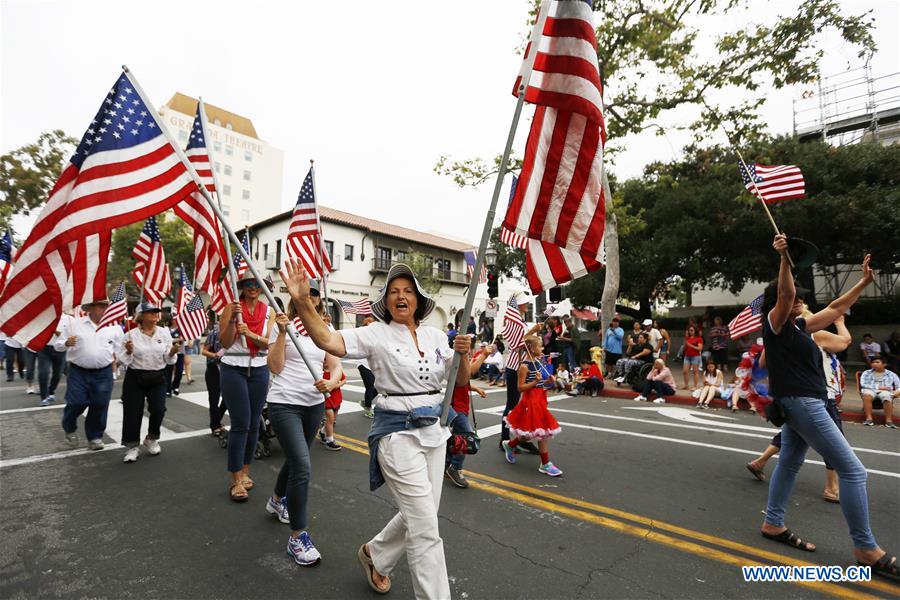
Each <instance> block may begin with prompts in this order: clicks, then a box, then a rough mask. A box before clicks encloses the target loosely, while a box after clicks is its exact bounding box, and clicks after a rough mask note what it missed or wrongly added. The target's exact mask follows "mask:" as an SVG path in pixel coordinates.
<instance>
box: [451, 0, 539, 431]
mask: <svg viewBox="0 0 900 600" xmlns="http://www.w3.org/2000/svg"><path fill="white" fill-rule="evenodd" d="M549 11H550V2H549V1H547V0H545V1H544V2H543V3H542V4H541V9H540V12H539V13H538V17H537V21H536V22H535V26H534V28H532V31H531V52H529V54H528V56H527V57H526V58H525V64H524V68H523V73H522V78H521V80H520V81H519V89H518V92H519V93H518V99H517V100H516V108H515V110H514V111H513V118H512V122H511V123H510V125H509V133H508V134H507V135H506V147H505V148H504V149H503V158H502V159H501V160H500V168H499V169H498V170H497V180H496V181H495V182H494V194H493V196H492V197H491V205H490V207H489V208H488V212H487V216H486V217H485V220H484V227H482V230H481V242H479V244H478V256H476V257H475V267H474V270H473V271H472V279H473V280H474V281H470V282H469V289H468V291H467V293H466V304H465V307H464V308H463V316H462V319H461V320H460V327H464V326H465V324H466V323H468V322H469V316H470V315H471V314H472V309H473V308H474V306H475V292H476V291H477V290H478V280H477V279H475V278H476V277H478V276H479V274H480V273H481V268H482V267H483V266H484V256H485V253H486V252H485V251H486V250H487V245H488V241H489V240H490V238H491V229H492V228H493V226H494V217H495V215H496V213H497V200H498V199H499V198H500V188H501V187H503V178H504V177H506V172H507V164H508V163H509V154H510V152H511V150H512V145H513V141H514V140H515V138H516V129H518V126H519V117H520V116H521V115H522V106H523V105H524V104H525V90H526V88H527V87H528V81H529V79H530V78H531V70H532V68H533V66H534V57H535V55H537V51H538V40H539V38H540V36H541V32H542V31H543V23H544V22H546V20H547V14H548V13H549ZM461 362H462V357H461V356H460V354H459V353H458V352H454V353H453V360H452V362H451V363H450V372H449V374H448V376H447V389H446V390H444V401H443V406H442V409H441V421H443V422H444V424H446V425H449V422H448V421H449V416H450V402H451V400H452V399H453V388H454V386H455V385H456V374H457V373H458V372H459V369H460V363H461ZM466 368H468V364H467V365H466Z"/></svg>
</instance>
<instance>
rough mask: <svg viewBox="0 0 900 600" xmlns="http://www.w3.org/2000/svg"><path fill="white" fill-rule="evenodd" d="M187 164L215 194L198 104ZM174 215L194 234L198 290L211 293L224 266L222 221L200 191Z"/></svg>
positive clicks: (183, 201)
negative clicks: (188, 162)
mask: <svg viewBox="0 0 900 600" xmlns="http://www.w3.org/2000/svg"><path fill="white" fill-rule="evenodd" d="M184 153H185V155H187V157H188V160H189V161H191V164H192V165H193V166H194V169H195V170H196V171H197V175H199V176H200V181H201V182H203V185H204V186H206V189H207V191H208V192H209V193H210V194H214V193H215V192H216V186H215V180H214V178H213V171H212V164H211V162H210V160H209V150H208V148H207V146H206V136H205V135H204V132H203V121H202V119H201V115H200V104H199V103H197V114H196V116H195V117H194V124H193V125H192V127H191V134H190V138H189V139H188V145H187V148H186V149H185V151H184ZM175 214H176V215H178V216H179V217H181V218H182V219H184V221H185V222H186V223H187V224H188V225H190V226H191V229H193V230H194V283H195V285H196V286H197V289H199V290H204V291H205V292H207V293H210V294H211V293H212V291H213V286H215V285H216V284H217V283H218V281H219V277H221V275H222V269H223V267H224V265H225V256H226V255H225V245H224V244H223V243H222V234H221V230H220V228H219V220H218V219H217V218H216V215H215V213H214V212H213V211H212V209H211V208H210V207H209V204H208V203H207V202H206V200H205V199H204V198H203V195H202V194H201V193H200V192H199V191H195V192H194V193H193V194H191V195H190V196H188V197H187V198H185V199H184V200H182V201H181V202H179V203H178V204H176V205H175Z"/></svg>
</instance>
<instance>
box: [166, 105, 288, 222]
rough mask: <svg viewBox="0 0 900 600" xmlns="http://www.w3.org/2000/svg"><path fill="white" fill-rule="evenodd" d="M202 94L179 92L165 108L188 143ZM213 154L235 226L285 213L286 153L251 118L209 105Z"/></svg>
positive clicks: (170, 126) (175, 131)
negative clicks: (261, 134)
mask: <svg viewBox="0 0 900 600" xmlns="http://www.w3.org/2000/svg"><path fill="white" fill-rule="evenodd" d="M196 111H197V99H196V98H191V97H190V96H186V95H185V94H182V93H180V92H176V93H175V95H174V96H172V98H171V99H170V100H169V101H168V102H166V104H164V105H163V106H162V107H160V109H159V114H160V117H161V118H162V122H163V124H164V125H165V127H166V128H167V129H168V130H169V131H170V132H171V133H172V135H173V136H174V138H175V139H176V140H177V142H178V143H179V144H180V145H181V146H182V147H185V146H187V142H188V135H189V134H190V130H191V126H192V125H193V122H194V115H195V114H196ZM206 118H207V121H208V125H209V132H208V135H209V138H210V139H209V140H207V144H208V147H209V153H210V158H211V159H212V161H213V163H214V168H215V170H216V177H217V181H218V183H219V189H218V192H219V198H220V199H221V200H222V210H223V212H224V213H225V214H226V215H227V216H228V221H229V223H231V225H232V226H233V227H234V228H235V229H240V228H243V227H245V226H247V225H250V224H251V223H255V222H258V221H261V220H263V219H265V218H267V217H270V216H272V215H274V214H278V213H279V212H281V181H282V176H283V170H284V152H282V151H281V150H279V149H278V148H275V147H273V146H270V145H269V144H267V143H266V142H264V141H263V140H261V139H260V138H259V135H257V133H256V128H255V127H254V126H253V122H252V121H250V119H248V118H247V117H242V116H241V115H238V114H235V113H233V112H230V111H227V110H225V109H223V108H219V107H218V106H215V105H213V104H206Z"/></svg>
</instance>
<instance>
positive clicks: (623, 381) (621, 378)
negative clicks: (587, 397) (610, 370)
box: [613, 377, 625, 383]
mask: <svg viewBox="0 0 900 600" xmlns="http://www.w3.org/2000/svg"><path fill="white" fill-rule="evenodd" d="M613 381H615V382H616V383H625V378H624V377H616V378H615V379H613Z"/></svg>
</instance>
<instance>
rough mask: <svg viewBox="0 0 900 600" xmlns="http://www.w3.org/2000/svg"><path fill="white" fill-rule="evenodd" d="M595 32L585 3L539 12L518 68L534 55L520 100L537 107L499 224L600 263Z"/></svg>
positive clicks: (600, 130)
mask: <svg viewBox="0 0 900 600" xmlns="http://www.w3.org/2000/svg"><path fill="white" fill-rule="evenodd" d="M545 13H546V14H545ZM595 35H596V33H595V31H594V25H593V12H592V8H591V3H590V2H585V1H581V0H554V1H553V2H551V3H550V5H549V10H547V11H544V10H543V9H542V10H541V13H540V16H539V18H538V21H537V22H536V23H535V29H534V32H533V34H532V43H531V46H530V47H529V49H528V53H529V55H528V56H526V61H525V63H524V65H523V70H524V69H527V64H528V60H529V57H530V54H531V53H533V54H534V71H533V72H532V74H531V78H530V80H529V82H528V86H527V87H526V89H525V99H526V100H527V101H529V102H532V103H534V104H537V105H538V106H537V109H536V110H535V113H534V120H533V121H532V125H531V132H530V133H529V135H528V142H527V144H526V147H525V158H524V161H523V163H522V170H521V173H520V175H519V185H517V186H516V191H515V194H514V197H513V199H512V202H511V203H510V205H509V209H508V210H507V213H506V216H505V218H504V220H503V227H505V228H506V229H508V230H509V231H511V232H513V233H517V234H519V235H523V236H526V237H528V238H530V239H535V240H542V241H545V242H548V243H550V244H553V245H555V246H559V247H561V248H565V249H567V250H570V251H572V252H575V253H577V254H580V255H582V256H584V257H585V259H592V260H594V261H597V262H599V261H601V260H602V252H603V250H602V242H603V229H604V225H605V218H606V217H605V207H604V202H603V193H602V186H601V175H602V171H603V144H604V141H605V129H604V120H603V106H602V100H601V86H600V71H599V68H598V66H597V40H596V37H595ZM521 76H522V74H521V73H520V78H521ZM516 92H518V86H517V88H516Z"/></svg>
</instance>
